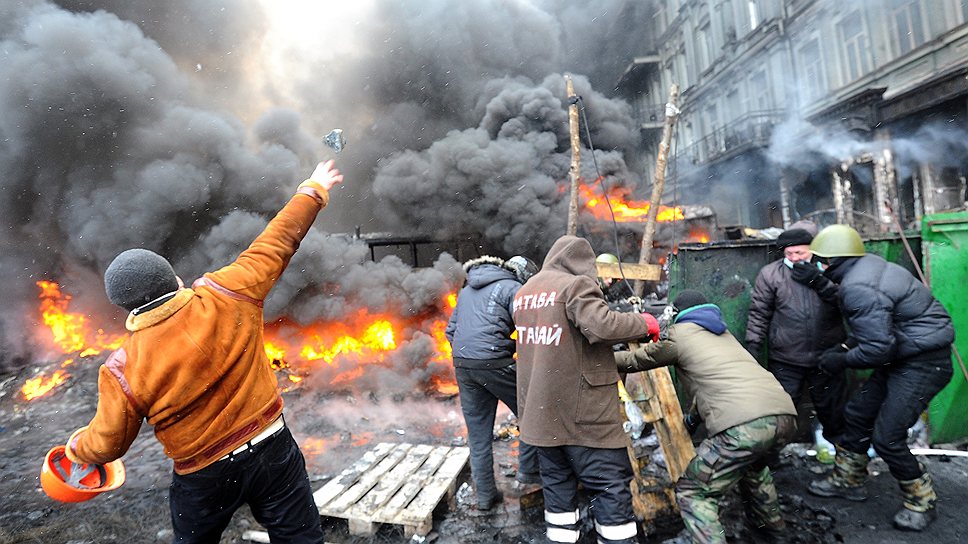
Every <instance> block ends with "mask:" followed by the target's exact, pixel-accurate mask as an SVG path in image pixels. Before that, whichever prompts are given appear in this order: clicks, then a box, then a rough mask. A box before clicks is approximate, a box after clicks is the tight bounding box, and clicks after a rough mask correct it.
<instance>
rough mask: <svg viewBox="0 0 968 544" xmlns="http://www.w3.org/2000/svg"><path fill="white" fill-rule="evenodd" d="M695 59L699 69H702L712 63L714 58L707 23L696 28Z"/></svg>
mask: <svg viewBox="0 0 968 544" xmlns="http://www.w3.org/2000/svg"><path fill="white" fill-rule="evenodd" d="M696 42H697V43H696V57H697V58H696V60H697V62H698V63H699V71H703V70H705V69H706V68H708V67H709V65H710V64H712V62H713V59H715V53H713V43H712V35H711V34H710V33H709V24H708V23H707V24H705V25H703V26H701V27H700V28H699V29H697V30H696Z"/></svg>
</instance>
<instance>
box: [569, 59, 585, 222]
mask: <svg viewBox="0 0 968 544" xmlns="http://www.w3.org/2000/svg"><path fill="white" fill-rule="evenodd" d="M565 94H566V95H567V96H568V101H569V102H570V103H571V105H570V106H568V127H569V129H570V131H571V168H569V169H568V174H569V178H570V179H571V200H570V201H569V202H568V230H567V232H566V234H569V235H571V236H576V235H577V234H578V179H579V177H580V176H581V138H580V137H579V135H578V128H579V127H578V101H577V100H574V98H575V86H574V84H572V81H571V76H568V75H566V76H565Z"/></svg>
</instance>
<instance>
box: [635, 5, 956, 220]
mask: <svg viewBox="0 0 968 544" xmlns="http://www.w3.org/2000/svg"><path fill="white" fill-rule="evenodd" d="M650 1H651V2H652V3H653V8H654V10H653V12H654V16H653V17H652V20H650V21H644V22H643V36H644V38H643V43H642V54H641V56H638V57H636V58H635V59H632V61H631V63H630V64H629V66H628V67H627V69H626V70H625V72H624V73H623V74H622V75H621V77H620V78H619V81H618V85H617V89H618V91H619V93H621V94H622V95H623V96H625V97H626V98H627V99H628V100H629V101H630V102H631V104H632V105H633V110H634V112H635V115H636V118H637V121H638V122H639V123H640V130H641V134H642V150H643V151H642V152H643V153H644V154H645V155H646V163H647V164H654V156H655V153H656V150H657V147H658V141H659V138H660V135H661V129H662V123H663V119H664V104H665V101H666V97H667V94H668V89H669V87H670V85H671V84H673V83H675V84H678V85H679V87H680V89H681V96H680V100H679V109H680V112H681V113H680V116H679V119H678V122H677V124H676V132H675V139H674V144H673V147H672V153H673V156H674V158H673V159H672V160H670V170H669V172H668V175H667V187H666V196H665V197H664V199H665V200H666V201H667V202H668V201H669V200H670V199H671V198H675V199H676V200H678V201H680V202H682V203H685V204H699V203H701V204H710V205H712V206H713V207H715V208H716V211H717V214H718V216H719V222H720V224H722V225H729V224H736V225H749V226H753V227H769V226H774V227H784V226H787V225H789V224H790V223H792V222H794V221H796V220H798V219H802V218H811V219H814V220H816V221H818V222H819V223H822V224H829V223H833V222H843V223H849V224H853V225H854V226H855V227H858V228H859V229H861V230H865V231H869V232H876V231H884V230H889V229H890V228H891V225H892V224H893V223H894V221H895V220H897V221H899V222H901V223H902V224H904V225H905V226H908V225H910V224H912V223H913V222H915V221H917V220H918V219H919V218H920V216H921V215H923V214H924V213H932V212H936V211H941V210H946V209H956V208H962V207H964V205H965V198H966V195H965V185H966V183H965V178H966V174H968V0H856V1H851V2H843V1H839V2H838V1H834V0H650ZM651 175H652V173H651V172H646V173H645V177H646V178H647V179H649V178H651Z"/></svg>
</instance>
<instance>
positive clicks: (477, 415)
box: [454, 365, 538, 504]
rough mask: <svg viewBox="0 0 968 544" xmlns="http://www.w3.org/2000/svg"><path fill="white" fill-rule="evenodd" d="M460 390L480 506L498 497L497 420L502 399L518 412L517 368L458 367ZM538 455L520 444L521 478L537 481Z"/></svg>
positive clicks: (519, 463) (472, 475)
mask: <svg viewBox="0 0 968 544" xmlns="http://www.w3.org/2000/svg"><path fill="white" fill-rule="evenodd" d="M454 374H455V376H456V377H457V387H458V389H459V390H460V409H461V412H463V414H464V423H465V424H466V425H467V445H468V446H469V447H470V449H471V458H470V461H471V477H472V478H473V479H474V489H475V490H476V491H477V500H478V502H479V503H482V504H486V503H488V502H490V501H491V500H492V499H493V498H494V497H496V496H497V482H496V481H495V480H494V448H493V446H492V444H491V442H492V440H493V435H494V418H495V415H496V411H497V401H498V400H500V401H501V402H503V403H504V404H505V405H506V406H507V407H508V408H510V409H511V412H512V413H513V414H514V415H517V413H518V390H517V366H516V365H510V366H505V367H503V368H486V369H485V368H481V369H477V368H462V367H456V368H454ZM537 474H538V454H537V451H535V449H534V448H533V447H531V446H529V445H527V444H525V443H524V442H521V441H519V442H518V477H519V479H521V478H522V477H524V478H536V477H537Z"/></svg>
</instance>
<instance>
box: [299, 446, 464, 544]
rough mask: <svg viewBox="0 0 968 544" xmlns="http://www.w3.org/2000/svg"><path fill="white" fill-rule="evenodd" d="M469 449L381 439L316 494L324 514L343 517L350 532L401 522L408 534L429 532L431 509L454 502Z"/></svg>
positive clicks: (368, 532)
mask: <svg viewBox="0 0 968 544" xmlns="http://www.w3.org/2000/svg"><path fill="white" fill-rule="evenodd" d="M468 457H470V449H468V448H466V447H453V448H452V447H448V446H429V445H425V444H417V445H413V444H406V443H404V444H391V443H387V442H382V443H380V444H377V445H376V446H375V447H374V448H373V449H371V450H369V451H367V452H366V453H365V454H363V457H361V458H360V459H359V460H358V461H356V462H355V463H353V465H352V466H351V467H349V468H347V469H346V470H344V471H343V472H341V473H340V474H339V476H337V477H335V478H333V479H332V480H330V481H329V482H327V483H326V485H324V486H323V487H321V488H319V490H318V491H316V492H315V493H313V499H315V501H316V506H317V507H318V508H319V514H320V516H324V517H334V518H342V519H345V520H347V522H348V523H349V530H350V534H352V535H364V536H367V535H373V534H375V533H376V531H377V529H378V527H379V525H380V524H392V525H400V526H402V527H403V528H404V534H405V536H406V537H407V538H410V537H412V536H413V535H426V534H428V533H429V532H430V530H431V528H432V527H433V512H434V509H435V508H436V507H437V505H438V504H440V501H441V500H442V499H444V498H447V499H448V500H451V499H452V498H453V497H454V493H455V492H456V490H457V477H458V476H460V474H461V472H462V471H463V470H464V467H465V466H466V465H467V459H468Z"/></svg>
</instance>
